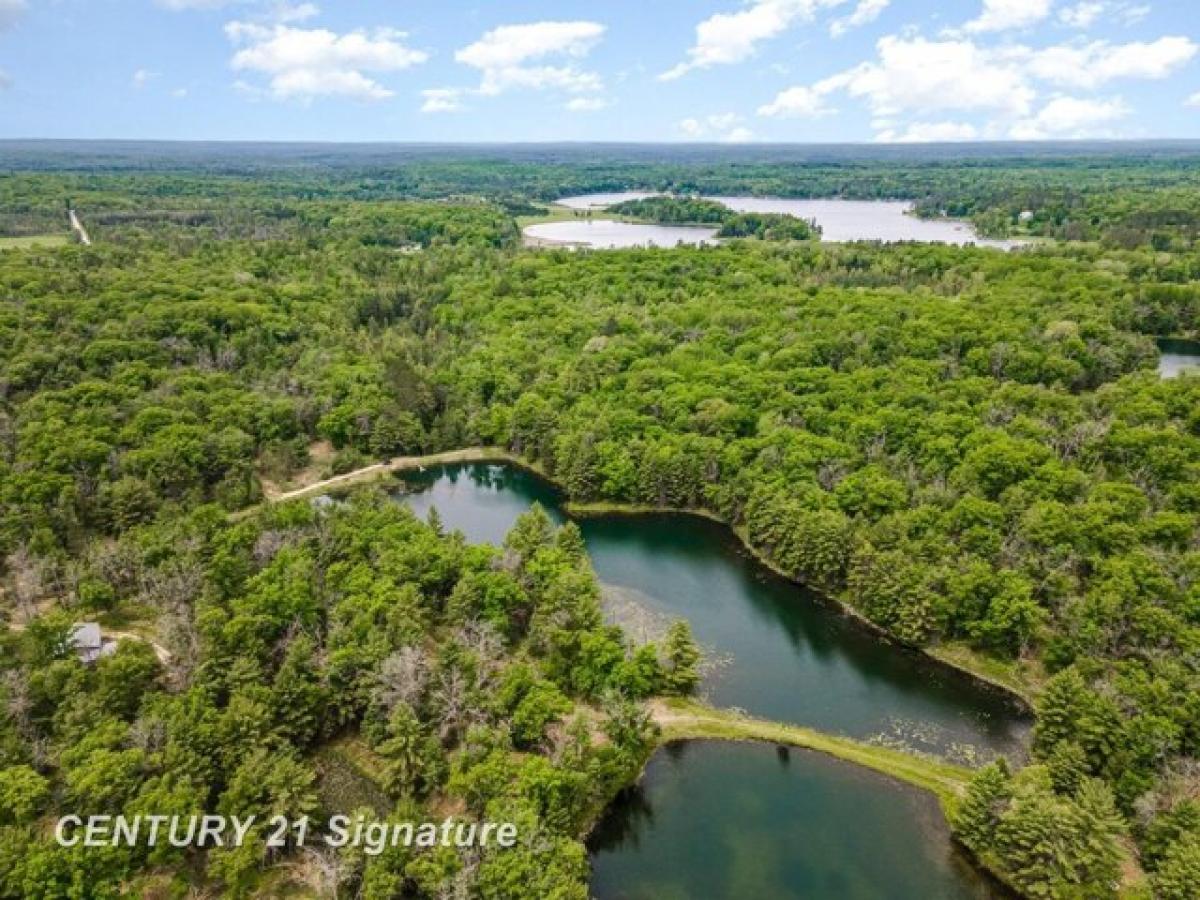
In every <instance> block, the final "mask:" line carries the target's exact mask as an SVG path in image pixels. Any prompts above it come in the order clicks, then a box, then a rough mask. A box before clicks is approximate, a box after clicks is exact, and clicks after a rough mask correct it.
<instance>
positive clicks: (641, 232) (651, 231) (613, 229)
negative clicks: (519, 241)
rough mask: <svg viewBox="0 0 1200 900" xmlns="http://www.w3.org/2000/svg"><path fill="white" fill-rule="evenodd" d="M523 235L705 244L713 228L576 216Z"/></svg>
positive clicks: (595, 244) (610, 246) (617, 244)
mask: <svg viewBox="0 0 1200 900" xmlns="http://www.w3.org/2000/svg"><path fill="white" fill-rule="evenodd" d="M524 233H525V237H526V238H532V239H534V240H537V241H546V242H547V243H550V244H564V245H571V246H580V247H592V248H595V249H597V250H617V249H621V248H624V247H674V246H675V245H676V244H691V245H695V244H707V243H710V242H712V241H713V239H714V238H715V237H716V234H717V229H716V228H692V227H688V226H686V225H651V224H646V223H642V222H614V221H612V220H611V219H578V220H575V221H571V220H567V221H565V222H542V223H541V224H539V225H530V226H529V227H528V228H526V229H525V232H524Z"/></svg>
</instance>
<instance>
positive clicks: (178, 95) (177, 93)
mask: <svg viewBox="0 0 1200 900" xmlns="http://www.w3.org/2000/svg"><path fill="white" fill-rule="evenodd" d="M187 95H188V89H187V88H175V90H173V91H171V96H172V97H174V98H175V99H176V100H183V99H184V98H186V97H187Z"/></svg>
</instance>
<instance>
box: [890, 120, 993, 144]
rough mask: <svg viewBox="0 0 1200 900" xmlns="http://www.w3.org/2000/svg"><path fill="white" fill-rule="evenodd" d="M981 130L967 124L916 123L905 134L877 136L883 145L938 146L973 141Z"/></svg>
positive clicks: (891, 133) (893, 133) (896, 133)
mask: <svg viewBox="0 0 1200 900" xmlns="http://www.w3.org/2000/svg"><path fill="white" fill-rule="evenodd" d="M978 137H979V129H977V128H976V127H975V126H974V125H971V124H969V123H966V122H914V123H913V124H911V125H909V126H908V128H907V129H906V130H905V131H903V132H897V131H895V130H894V129H887V130H885V131H882V132H880V133H879V134H878V135H876V136H875V140H877V141H879V142H880V143H882V144H936V143H952V142H955V141H973V140H975V139H976V138H978Z"/></svg>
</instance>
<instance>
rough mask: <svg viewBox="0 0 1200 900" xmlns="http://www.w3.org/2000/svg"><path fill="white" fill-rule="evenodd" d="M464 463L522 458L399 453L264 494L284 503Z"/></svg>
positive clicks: (498, 453) (486, 451)
mask: <svg viewBox="0 0 1200 900" xmlns="http://www.w3.org/2000/svg"><path fill="white" fill-rule="evenodd" d="M461 462H515V463H519V462H520V461H519V460H517V458H516V457H515V456H513V455H512V454H511V453H508V452H507V451H505V450H501V449H499V448H493V447H469V448H467V449H466V450H448V451H447V452H445V453H433V454H430V455H429V456H397V457H395V458H393V459H389V460H388V461H387V462H381V463H375V464H374V465H370V466H364V467H363V468H361V469H355V470H354V471H353V472H346V473H345V474H344V475H335V476H333V477H332V478H326V479H324V480H322V481H316V482H313V483H312V484H306V485H303V486H301V487H298V488H294V489H292V490H290V491H280V490H278V489H277V488H275V487H274V486H271V485H266V484H264V485H263V493H264V494H265V495H266V499H267V502H268V503H282V502H284V501H285V500H296V499H298V498H300V497H308V496H314V495H317V494H323V493H325V492H326V491H328V490H330V489H331V488H336V487H342V486H346V485H351V484H357V483H358V482H360V481H370V480H371V479H373V478H377V477H379V476H381V475H386V474H389V473H391V472H404V471H411V470H412V469H421V468H424V467H425V466H440V465H446V464H449V463H461Z"/></svg>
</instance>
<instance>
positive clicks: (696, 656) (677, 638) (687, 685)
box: [663, 619, 700, 696]
mask: <svg viewBox="0 0 1200 900" xmlns="http://www.w3.org/2000/svg"><path fill="white" fill-rule="evenodd" d="M663 653H664V655H665V656H666V663H665V665H664V666H663V684H664V687H665V689H666V692H667V693H668V694H677V695H679V696H685V695H687V694H691V693H693V692H694V691H695V690H696V687H697V685H699V684H700V671H699V666H700V647H699V645H697V643H696V640H695V638H693V637H692V628H691V626H690V625H688V623H687V622H685V621H684V620H682V619H680V620H678V621H676V622H674V623H672V625H671V627H670V629H669V630H668V631H667V636H666V639H665V640H664V641H663Z"/></svg>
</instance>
